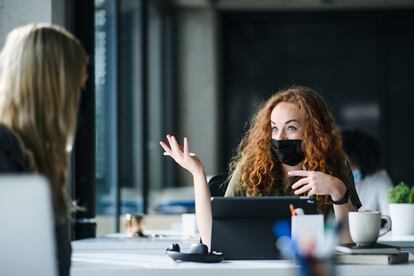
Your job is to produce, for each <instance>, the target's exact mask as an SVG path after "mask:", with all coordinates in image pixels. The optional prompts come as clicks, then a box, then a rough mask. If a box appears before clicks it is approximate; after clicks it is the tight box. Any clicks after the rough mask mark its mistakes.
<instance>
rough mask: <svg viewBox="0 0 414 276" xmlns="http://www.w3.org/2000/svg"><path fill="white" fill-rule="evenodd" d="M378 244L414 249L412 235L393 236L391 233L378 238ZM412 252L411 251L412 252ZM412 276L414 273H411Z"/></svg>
mask: <svg viewBox="0 0 414 276" xmlns="http://www.w3.org/2000/svg"><path fill="white" fill-rule="evenodd" d="M378 242H380V243H385V244H389V245H392V246H398V247H402V248H411V249H414V235H410V236H408V235H393V234H392V233H391V232H390V233H387V234H386V235H384V236H382V237H380V238H379V239H378ZM413 251H414V250H411V252H413ZM413 275H414V273H413Z"/></svg>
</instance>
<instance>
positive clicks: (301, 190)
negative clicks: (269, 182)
mask: <svg viewBox="0 0 414 276" xmlns="http://www.w3.org/2000/svg"><path fill="white" fill-rule="evenodd" d="M311 188H312V187H311V185H304V186H303V187H302V188H300V189H299V190H296V191H295V195H300V194H303V193H305V192H307V191H309V190H310V189H311Z"/></svg>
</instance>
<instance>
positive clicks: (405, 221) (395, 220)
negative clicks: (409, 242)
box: [388, 182, 414, 235]
mask: <svg viewBox="0 0 414 276" xmlns="http://www.w3.org/2000/svg"><path fill="white" fill-rule="evenodd" d="M388 200H389V203H390V207H389V208H390V216H391V221H392V233H393V235H414V187H411V188H410V187H409V186H408V185H407V184H406V183H404V182H401V183H400V184H398V185H396V186H394V187H393V188H391V189H390V191H389V193H388Z"/></svg>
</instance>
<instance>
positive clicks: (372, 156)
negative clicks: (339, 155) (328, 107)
mask: <svg viewBox="0 0 414 276" xmlns="http://www.w3.org/2000/svg"><path fill="white" fill-rule="evenodd" d="M341 134H342V142H343V147H344V151H345V152H346V154H347V156H348V158H349V161H350V163H351V167H352V174H353V176H354V182H355V186H356V189H357V192H358V195H359V198H360V200H361V203H362V207H361V210H362V211H364V210H365V211H368V210H369V211H380V212H381V213H382V214H385V215H387V214H389V211H388V190H389V189H390V188H391V187H392V181H391V178H390V177H389V175H388V174H387V172H386V171H385V170H384V169H381V161H382V154H381V147H380V143H379V141H378V140H377V139H376V138H375V137H373V136H371V135H370V134H368V133H365V132H364V131H362V130H360V129H346V130H343V131H342V133H341Z"/></svg>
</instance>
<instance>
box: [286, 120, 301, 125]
mask: <svg viewBox="0 0 414 276" xmlns="http://www.w3.org/2000/svg"><path fill="white" fill-rule="evenodd" d="M293 122H295V123H299V121H298V120H296V119H292V120H288V121H286V122H285V125H287V124H289V123H293Z"/></svg>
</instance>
